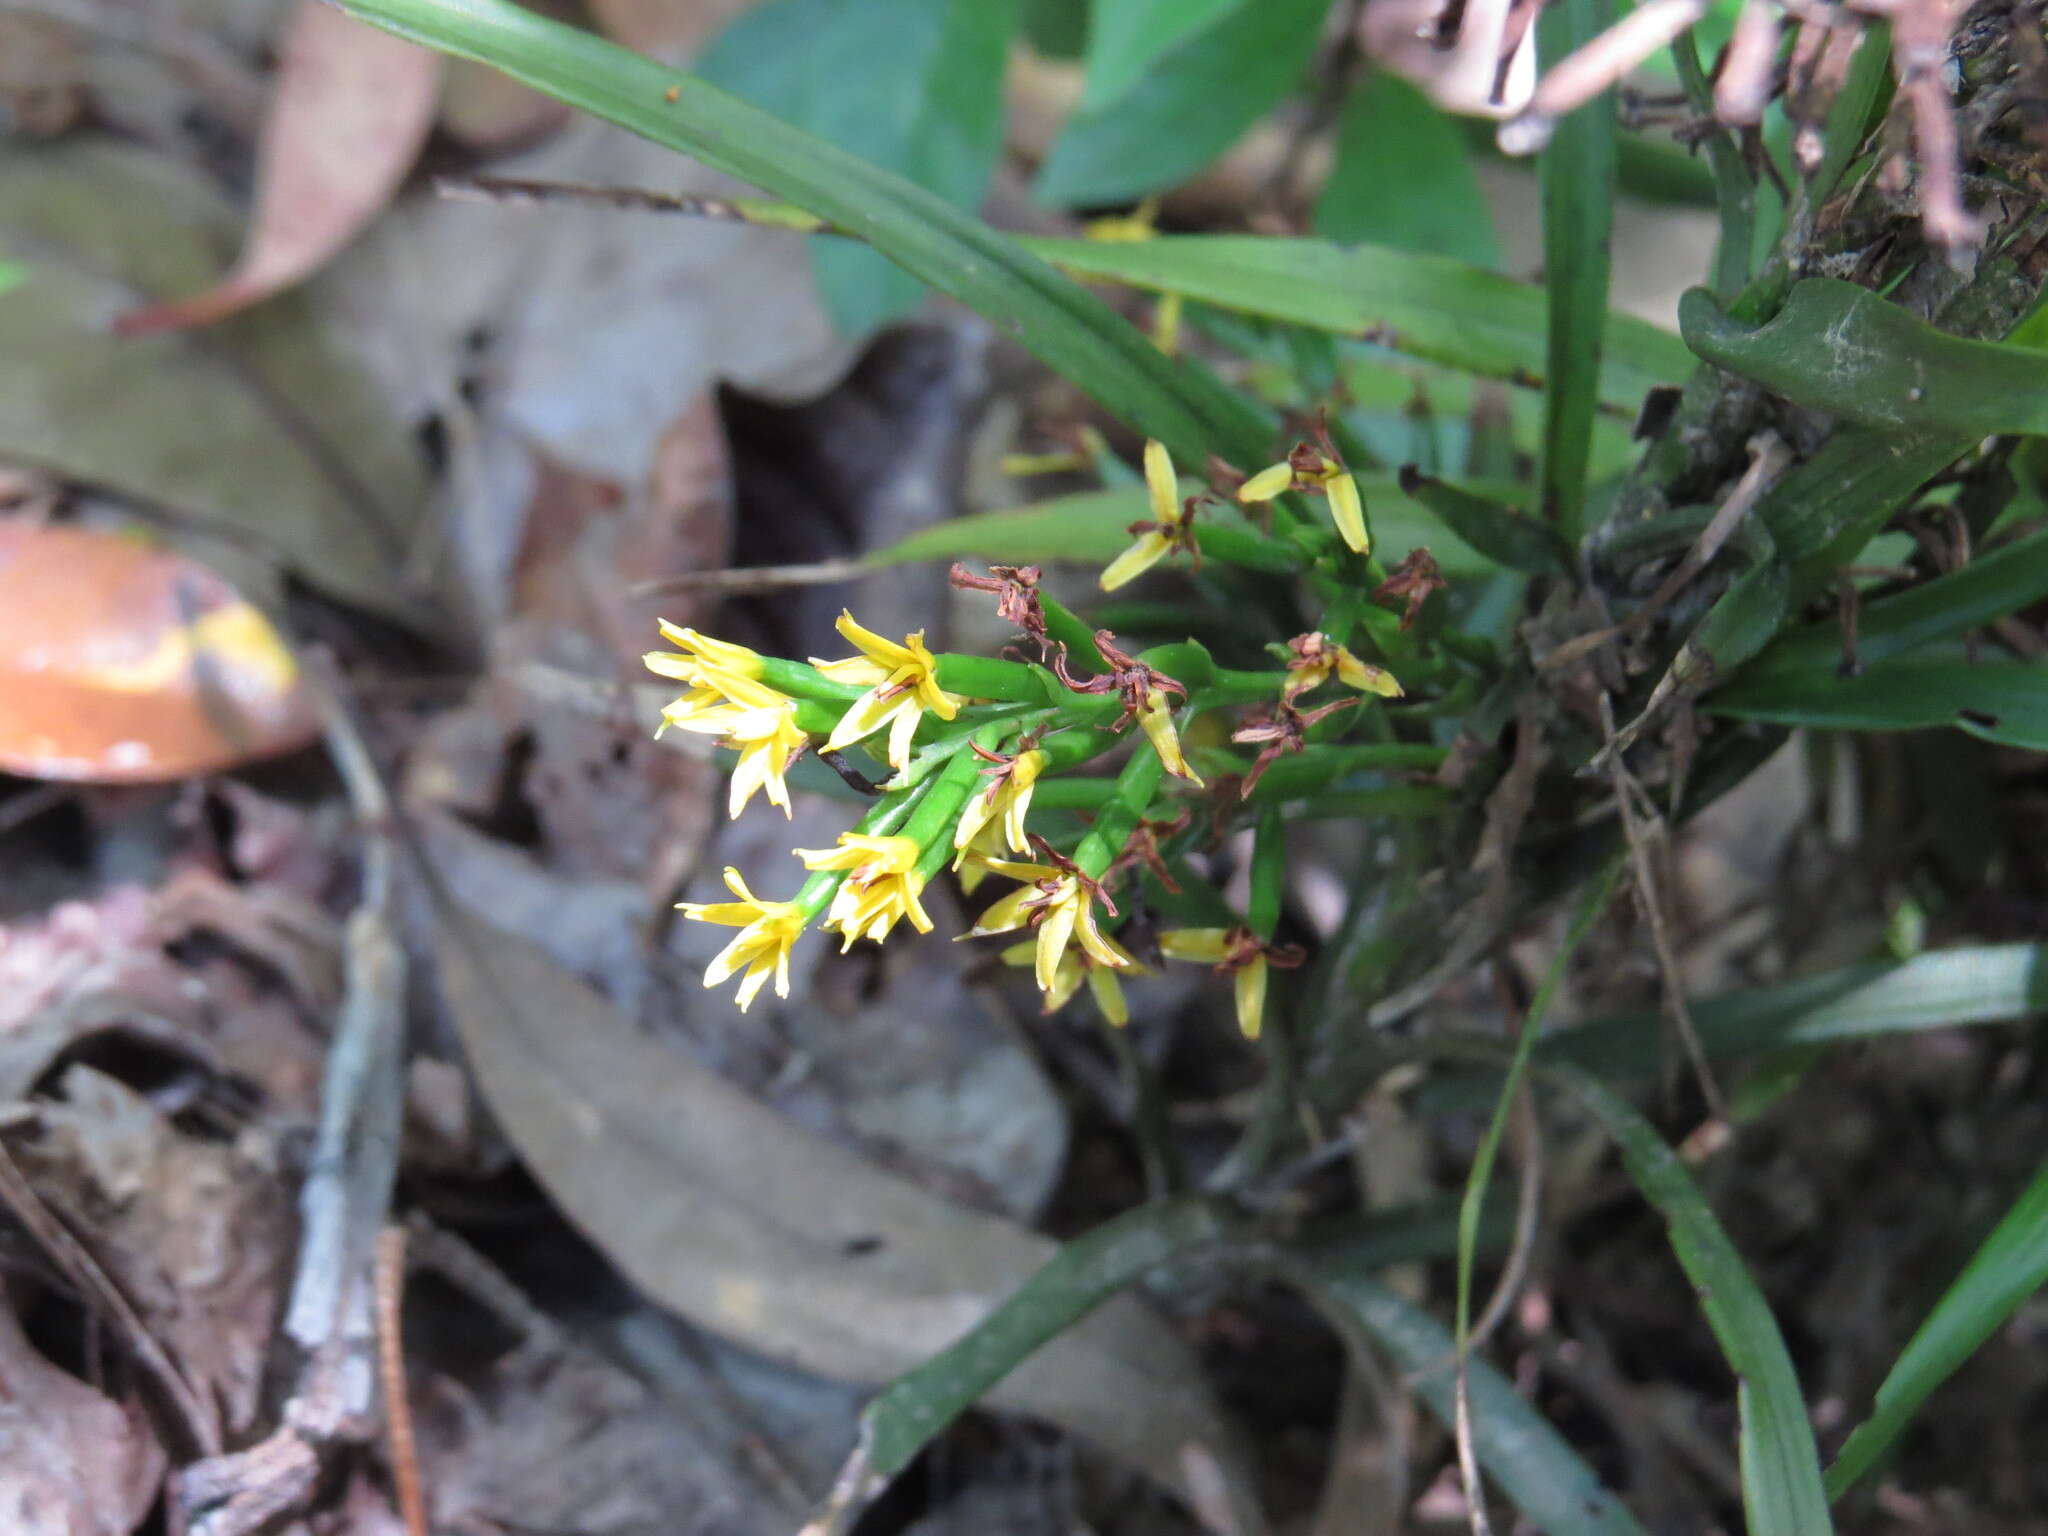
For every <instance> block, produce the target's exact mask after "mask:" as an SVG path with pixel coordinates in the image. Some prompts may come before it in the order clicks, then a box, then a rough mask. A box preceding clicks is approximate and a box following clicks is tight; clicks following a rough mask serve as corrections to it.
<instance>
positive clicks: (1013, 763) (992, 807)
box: [953, 748, 1049, 869]
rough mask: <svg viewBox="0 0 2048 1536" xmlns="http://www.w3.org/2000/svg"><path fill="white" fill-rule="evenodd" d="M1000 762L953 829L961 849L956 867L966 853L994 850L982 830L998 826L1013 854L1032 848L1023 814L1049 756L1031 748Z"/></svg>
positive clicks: (990, 851) (1029, 805)
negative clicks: (1026, 833) (1026, 835)
mask: <svg viewBox="0 0 2048 1536" xmlns="http://www.w3.org/2000/svg"><path fill="white" fill-rule="evenodd" d="M999 761H1001V762H1002V767H1001V768H1000V769H999V770H998V771H997V772H996V773H995V774H994V775H993V776H992V777H991V779H990V781H989V786H988V788H986V789H984V790H983V791H982V792H981V793H980V794H978V795H975V796H974V797H973V798H972V799H970V800H969V801H968V802H967V808H966V809H965V810H963V811H962V812H961V813H960V825H959V826H958V827H956V828H955V829H954V831H953V846H954V847H955V848H957V849H959V850H960V852H959V856H958V857H957V858H955V859H954V860H953V867H954V868H955V869H958V868H959V867H960V866H961V864H962V863H964V862H965V861H966V859H967V856H968V854H969V853H972V852H976V851H979V852H983V853H994V852H996V851H997V850H996V848H995V847H993V846H989V845H990V844H992V843H993V838H992V837H991V838H983V837H982V833H983V831H984V830H988V831H991V832H993V830H994V829H995V828H997V827H1000V828H1001V830H1002V835H1003V838H1004V840H1005V841H1007V842H1008V843H1009V845H1010V851H1011V852H1012V853H1024V852H1027V851H1028V850H1029V849H1030V847H1031V845H1030V844H1029V843H1028V842H1026V841H1025V840H1024V817H1025V814H1026V813H1027V812H1028V811H1029V810H1030V809H1031V791H1032V787H1033V786H1034V785H1036V784H1037V783H1038V776H1039V774H1040V773H1042V772H1044V771H1045V765H1046V763H1047V762H1048V761H1049V759H1048V758H1047V757H1046V754H1045V753H1043V752H1040V751H1038V750H1037V749H1036V748H1033V749H1032V750H1031V751H1028V752H1019V753H1018V754H1017V755H1016V756H1015V757H1012V758H1009V759H1006V760H1003V759H999Z"/></svg>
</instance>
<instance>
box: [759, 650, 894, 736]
mask: <svg viewBox="0 0 2048 1536" xmlns="http://www.w3.org/2000/svg"><path fill="white" fill-rule="evenodd" d="M760 681H762V682H764V683H766V684H767V685H768V686H769V687H770V688H773V689H774V690H775V691H776V692H778V693H786V694H788V695H789V696H790V697H791V698H793V699H815V700H817V701H818V702H819V703H821V704H837V705H839V706H840V708H839V709H837V710H834V711H833V713H832V718H833V720H834V721H837V720H838V718H839V716H840V715H841V714H843V713H844V712H845V706H846V705H848V704H851V703H852V702H853V701H854V700H855V699H857V698H859V697H860V696H861V695H862V694H864V693H866V692H867V689H865V688H863V687H861V686H860V684H858V683H837V682H834V681H833V680H832V679H831V678H829V677H827V676H826V675H825V674H824V673H822V672H820V671H819V670H818V669H817V668H816V667H814V666H812V665H810V664H809V663H808V662H802V661H784V660H783V659H782V658H781V657H780V656H763V657H762V658H761V674H760ZM799 723H800V724H801V723H802V722H801V720H800V721H799ZM805 728H806V729H809V727H805ZM828 729H829V727H828Z"/></svg>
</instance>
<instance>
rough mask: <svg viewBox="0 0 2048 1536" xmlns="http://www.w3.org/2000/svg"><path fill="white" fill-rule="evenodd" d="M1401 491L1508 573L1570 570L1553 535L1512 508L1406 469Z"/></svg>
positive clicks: (1555, 573)
mask: <svg viewBox="0 0 2048 1536" xmlns="http://www.w3.org/2000/svg"><path fill="white" fill-rule="evenodd" d="M1401 489H1402V491H1404V492H1405V493H1406V494H1407V495H1409V496H1410V497H1412V498H1414V499H1415V500H1416V501H1419V502H1421V503H1422V505H1423V506H1425V507H1427V508H1428V509H1429V510H1430V511H1432V512H1434V513H1435V514H1436V515H1437V516H1438V517H1440V518H1442V519H1443V520H1444V523H1445V524H1446V525H1447V526H1448V527H1450V528H1451V529H1452V531H1454V532H1455V533H1456V534H1457V535H1458V537H1459V538H1461V539H1463V540H1464V541H1465V542H1466V543H1467V544H1469V545H1471V546H1472V547H1473V548H1474V549H1476V550H1478V551H1479V552H1480V553H1481V554H1484V555H1486V556H1487V557H1488V558H1490V559H1492V560H1494V561H1497V562H1498V563H1499V564H1501V565H1504V566H1506V567H1507V568H1508V569H1509V570H1511V571H1526V572H1528V573H1529V574H1531V575H1542V576H1561V575H1564V574H1565V573H1566V572H1568V571H1569V570H1570V569H1571V552H1570V551H1569V550H1568V549H1567V548H1566V547H1565V542H1564V540H1563V539H1561V538H1559V537H1558V535H1557V533H1556V531H1555V530H1554V529H1552V528H1551V527H1549V526H1548V525H1547V524H1544V523H1539V522H1537V521H1536V520H1535V519H1534V518H1530V517H1525V516H1523V515H1522V514H1521V513H1520V512H1517V511H1515V510H1514V509H1513V508H1512V507H1504V506H1501V505H1499V504H1498V503H1496V502H1492V501H1488V500H1487V499H1486V498H1485V497H1483V496H1475V495H1473V494H1472V493H1471V492H1470V491H1468V490H1465V489H1463V488H1461V487H1459V486H1455V485H1452V484H1451V483H1449V482H1448V481H1445V480H1439V479H1437V478H1436V477H1435V476H1433V475H1420V474H1417V473H1415V472H1414V470H1413V469H1412V468H1405V467H1404V468H1403V469H1402V471H1401Z"/></svg>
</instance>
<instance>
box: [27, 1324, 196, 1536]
mask: <svg viewBox="0 0 2048 1536" xmlns="http://www.w3.org/2000/svg"><path fill="white" fill-rule="evenodd" d="M163 1475H164V1453H163V1448H162V1447H161V1446H159V1445H158V1444H157V1442H156V1439H155V1437H154V1436H152V1435H151V1434H150V1432H149V1421H148V1418H147V1417H146V1416H145V1415H144V1414H143V1412H142V1411H141V1409H140V1408H139V1407H138V1406H137V1405H135V1404H133V1403H126V1404H123V1403H116V1402H114V1401H113V1400H112V1399H110V1398H108V1397H106V1396H104V1395H102V1394H101V1393H99V1392H97V1391H95V1390H94V1389H93V1388H91V1387H89V1386H87V1385H86V1384H85V1383H84V1382H82V1381H80V1380H79V1379H78V1378H77V1377H75V1376H73V1375H71V1374H69V1373H68V1372H65V1371H61V1370H59V1369H58V1368H57V1367H56V1366H54V1365H52V1364H51V1363H50V1362H49V1361H48V1360H45V1359H44V1358H43V1357H42V1356H41V1355H40V1354H38V1353H37V1352H36V1348H35V1346H34V1345H32V1344H31V1343H29V1341H28V1339H27V1338H26V1337H25V1336H24V1335H23V1333H22V1331H21V1324H20V1323H18V1322H16V1321H15V1318H14V1313H13V1311H12V1310H11V1309H9V1308H8V1307H5V1306H0V1530H4V1531H6V1532H7V1536H129V1533H130V1532H132V1531H133V1530H134V1529H135V1528H136V1527H137V1526H138V1525H140V1524H141V1523H142V1517H143V1516H144V1515H145V1514H146V1513H148V1510H149V1506H150V1504H151V1502H152V1501H153V1500H154V1499H155V1498H156V1490H157V1486H158V1485H159V1484H160V1483H161V1482H162V1481H163Z"/></svg>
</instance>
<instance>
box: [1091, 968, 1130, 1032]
mask: <svg viewBox="0 0 2048 1536" xmlns="http://www.w3.org/2000/svg"><path fill="white" fill-rule="evenodd" d="M1088 990H1089V991H1090V992H1093V993H1094V994H1095V1006H1096V1007H1097V1008H1100V1009H1101V1010H1102V1016H1103V1017H1104V1018H1105V1019H1107V1020H1109V1022H1110V1023H1112V1024H1114V1025H1115V1026H1116V1027H1117V1028H1118V1029H1122V1028H1123V1027H1124V1026H1125V1025H1126V1024H1128V1023H1130V1022H1131V1005H1130V1004H1129V1003H1127V1002H1125V1001H1124V984H1123V982H1122V981H1120V980H1119V979H1118V977H1117V974H1116V972H1115V971H1113V970H1111V969H1110V968H1109V967H1108V966H1106V965H1097V966H1092V967H1090V968H1089V971H1088Z"/></svg>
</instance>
